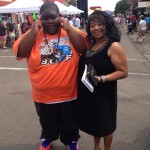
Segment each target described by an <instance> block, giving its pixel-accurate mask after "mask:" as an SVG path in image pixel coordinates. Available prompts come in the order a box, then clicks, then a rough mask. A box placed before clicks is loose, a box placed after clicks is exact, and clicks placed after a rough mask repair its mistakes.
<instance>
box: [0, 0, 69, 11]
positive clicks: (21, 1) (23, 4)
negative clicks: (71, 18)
mask: <svg viewBox="0 0 150 150" xmlns="http://www.w3.org/2000/svg"><path fill="white" fill-rule="evenodd" d="M54 3H55V4H56V5H57V6H58V8H59V11H60V13H61V11H65V10H66V9H67V6H65V5H63V4H62V3H60V2H58V1H55V2H54ZM42 4H43V1H42V0H16V1H14V2H12V3H10V4H8V5H6V6H3V7H0V13H18V12H19V13H20V12H37V11H39V10H40V7H41V5H42Z"/></svg>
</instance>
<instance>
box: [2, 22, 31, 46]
mask: <svg viewBox="0 0 150 150" xmlns="http://www.w3.org/2000/svg"><path fill="white" fill-rule="evenodd" d="M30 28H31V24H30V22H28V21H26V22H22V23H21V24H16V23H12V22H11V21H8V22H6V21H0V42H1V44H0V46H1V47H2V48H4V49H6V48H7V47H12V46H13V44H14V42H15V40H17V39H18V37H19V36H20V35H22V34H24V33H25V32H26V31H27V30H28V29H30Z"/></svg>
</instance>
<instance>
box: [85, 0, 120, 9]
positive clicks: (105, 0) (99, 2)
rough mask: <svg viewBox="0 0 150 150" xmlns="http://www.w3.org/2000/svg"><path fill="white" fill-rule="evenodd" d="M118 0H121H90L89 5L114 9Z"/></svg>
mask: <svg viewBox="0 0 150 150" xmlns="http://www.w3.org/2000/svg"><path fill="white" fill-rule="evenodd" d="M118 1H120V0H88V7H90V6H101V7H102V10H110V11H114V9H115V6H116V4H117V2H118Z"/></svg>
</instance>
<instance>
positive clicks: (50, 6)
mask: <svg viewBox="0 0 150 150" xmlns="http://www.w3.org/2000/svg"><path fill="white" fill-rule="evenodd" d="M47 9H51V10H55V11H56V12H57V13H58V14H59V8H58V6H57V5H56V4H55V3H53V2H49V1H46V2H45V3H44V4H43V5H42V6H41V8H40V14H41V13H42V12H44V11H46V10H47Z"/></svg>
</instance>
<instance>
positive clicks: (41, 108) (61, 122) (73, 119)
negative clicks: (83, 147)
mask: <svg viewBox="0 0 150 150" xmlns="http://www.w3.org/2000/svg"><path fill="white" fill-rule="evenodd" d="M35 107H36V111H37V114H38V116H39V121H40V124H41V127H42V134H41V139H48V140H50V141H55V140H57V139H58V138H60V141H61V142H62V143H64V144H65V145H67V144H70V143H71V142H72V141H78V139H79V137H80V135H79V129H78V125H77V100H73V101H69V102H63V103H56V104H43V103H37V102H35Z"/></svg>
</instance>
